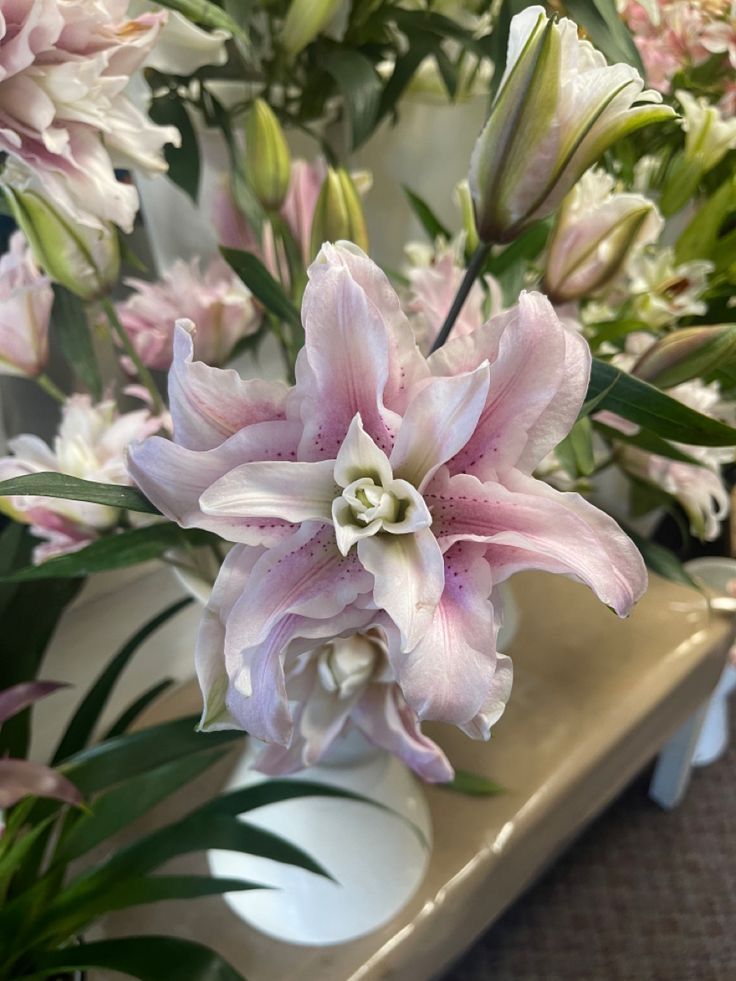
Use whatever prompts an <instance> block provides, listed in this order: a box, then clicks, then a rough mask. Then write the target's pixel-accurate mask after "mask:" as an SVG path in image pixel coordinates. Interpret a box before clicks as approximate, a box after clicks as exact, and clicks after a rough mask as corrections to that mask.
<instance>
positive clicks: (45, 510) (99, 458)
mask: <svg viewBox="0 0 736 981" xmlns="http://www.w3.org/2000/svg"><path fill="white" fill-rule="evenodd" d="M159 428H160V421H159V420H158V419H156V418H155V417H153V416H152V415H151V414H150V413H149V412H148V410H147V409H142V410H139V411H136V412H126V413H124V414H119V413H118V411H117V408H116V406H115V403H114V402H113V401H107V402H100V403H98V404H97V405H95V404H93V402H92V400H91V399H90V397H89V396H88V395H73V396H72V397H71V398H70V399H69V400H68V401H67V403H66V405H65V406H64V408H63V409H62V418H61V424H60V426H59V430H58V433H57V435H56V437H55V439H54V443H53V446H52V447H49V446H47V445H46V443H44V442H43V440H41V439H39V438H38V436H33V435H30V434H25V435H22V436H16V437H15V438H14V439H11V440H9V441H8V448H9V450H10V451H11V453H12V454H13V455H12V456H6V457H2V458H0V480H9V479H10V478H11V477H20V476H22V475H24V474H29V473H41V472H44V471H51V472H54V473H65V474H69V475H70V476H72V477H80V478H82V479H83V480H97V481H100V482H102V483H105V484H130V483H131V479H130V476H129V474H128V469H127V466H126V462H125V451H126V449H127V447H128V444H129V443H131V442H132V441H133V440H140V439H143V438H144V437H145V436H148V435H149V434H150V433H154V432H156V431H157V430H158V429H159ZM0 510H2V511H5V512H6V513H7V514H10V515H11V516H12V517H13V518H14V519H15V520H16V521H22V522H24V523H25V524H29V525H31V531H32V533H33V534H34V535H35V536H36V537H37V538H41V539H43V544H41V545H37V546H36V548H35V550H34V553H33V561H34V562H35V563H40V562H44V561H45V560H46V559H49V558H53V557H54V556H56V555H63V554H64V553H66V552H75V551H76V550H77V549H79V548H82V547H83V546H84V545H88V544H89V543H90V542H91V541H93V540H94V539H95V538H97V536H98V535H99V533H100V532H102V531H106V530H108V529H110V528H112V527H114V526H115V525H116V524H117V522H118V519H119V516H120V512H119V509H118V508H114V507H109V506H107V505H103V504H89V503H87V502H85V501H67V500H64V499H62V498H51V497H49V498H46V497H37V496H32V497H28V496H15V497H3V498H0Z"/></svg>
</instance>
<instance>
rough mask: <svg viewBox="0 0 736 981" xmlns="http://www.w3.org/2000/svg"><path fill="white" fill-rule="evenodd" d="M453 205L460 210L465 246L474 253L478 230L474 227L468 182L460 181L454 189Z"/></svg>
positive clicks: (476, 246)
mask: <svg viewBox="0 0 736 981" xmlns="http://www.w3.org/2000/svg"><path fill="white" fill-rule="evenodd" d="M455 204H457V206H458V208H459V209H460V215H461V217H462V222H463V228H464V230H465V246H466V248H467V250H468V251H469V252H474V251H475V250H476V249H477V248H478V229H477V228H476V227H475V213H474V211H473V198H472V197H471V194H470V185H469V184H468V182H467V181H466V180H465V181H460V183H459V184H458V185H457V186H456V187H455Z"/></svg>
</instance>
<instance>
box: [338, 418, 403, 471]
mask: <svg viewBox="0 0 736 981" xmlns="http://www.w3.org/2000/svg"><path fill="white" fill-rule="evenodd" d="M374 474H375V475H376V476H377V477H378V483H380V484H382V485H383V486H384V487H387V486H388V484H390V483H391V480H392V479H393V471H392V469H391V464H390V463H389V461H388V457H387V456H386V454H385V453H384V452H383V450H382V449H381V448H380V447H378V446H376V444H375V443H374V442H373V440H372V439H371V437H370V436H369V435H368V434H367V433H366V431H365V429H364V428H363V420H362V419H361V418H360V413H357V414H356V415H355V416H354V417H353V419H352V420H351V422H350V427H349V428H348V431H347V435H346V436H345V440H344V441H343V444H342V446H341V447H340V450H339V452H338V454H337V459H336V460H335V480H336V481H337V483H338V484H339V485H340V487H347V486H348V484H351V483H352V482H353V481H354V480H358V479H359V478H360V477H365V476H368V475H374Z"/></svg>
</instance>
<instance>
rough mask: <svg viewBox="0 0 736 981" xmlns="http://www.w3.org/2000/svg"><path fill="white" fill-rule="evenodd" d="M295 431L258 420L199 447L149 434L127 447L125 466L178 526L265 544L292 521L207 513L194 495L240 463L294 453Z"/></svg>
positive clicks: (288, 424) (284, 532)
mask: <svg viewBox="0 0 736 981" xmlns="http://www.w3.org/2000/svg"><path fill="white" fill-rule="evenodd" d="M299 432H300V427H299V426H298V424H296V423H292V422H288V421H286V420H282V421H279V422H259V423H255V424H254V425H252V426H248V427H246V428H245V429H241V430H240V431H239V432H237V433H236V434H235V435H234V436H231V437H230V439H228V440H225V442H224V443H222V444H221V445H220V446H217V447H215V448H214V449H211V450H203V451H201V452H198V451H196V450H189V449H185V448H184V447H183V446H177V444H176V443H172V442H171V441H170V440H168V439H164V438H163V437H160V436H153V437H151V438H150V439H148V440H146V441H145V442H144V443H139V444H137V445H134V446H132V447H131V448H130V450H129V452H128V468H129V470H130V473H131V476H132V477H133V479H134V480H135V482H136V483H137V484H138V486H139V487H140V488H141V490H142V491H143V493H144V494H145V495H146V496H147V497H148V498H149V500H151V501H152V502H153V503H154V504H155V505H156V507H157V508H158V509H159V510H160V511H162V512H163V514H165V515H166V517H167V518H169V519H171V520H172V521H176V522H178V523H179V524H180V525H181V526H182V528H204V529H205V530H206V531H213V532H215V533H216V534H218V535H221V536H222V537H223V538H224V539H225V540H226V541H230V542H242V543H243V544H247V545H260V544H270V543H273V542H276V541H280V540H281V539H282V538H284V536H286V535H288V534H289V533H290V531H291V530H292V526H291V525H290V524H289V523H288V522H284V521H281V520H280V519H277V518H269V519H265V518H252V519H250V518H238V517H231V516H227V515H226V516H221V517H218V516H213V515H207V514H205V513H204V511H202V509H201V507H200V505H199V499H200V497H201V495H202V494H203V493H204V492H205V491H206V490H207V488H208V487H210V486H211V485H212V484H214V483H215V481H217V480H219V479H220V477H222V476H223V475H224V474H226V473H228V472H229V471H230V470H232V469H233V468H235V467H237V466H239V465H240V464H242V463H245V462H250V461H253V460H268V459H272V460H273V459H291V458H293V457H294V455H295V453H296V443H297V441H298V438H299Z"/></svg>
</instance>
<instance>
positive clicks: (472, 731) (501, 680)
mask: <svg viewBox="0 0 736 981" xmlns="http://www.w3.org/2000/svg"><path fill="white" fill-rule="evenodd" d="M513 682H514V669H513V665H512V663H511V658H510V657H507V656H506V655H505V654H501V653H499V652H496V670H495V672H494V675H493V681H492V683H491V689H490V691H489V693H488V697H487V698H486V700H485V702H484V704H483V705H482V707H481V709H480V711H479V712H478V714H477V715H476V716H475V717H474V718H472V719H471V720H470V722H468V723H466V724H465V725H461V726H460V729H461V730H462V731H463V732H464V733H465V735H466V736H470V738H471V739H483V740H487V739H490V738H491V729H492V728H493V726H494V725H495V724H496V723H497V722H498V720H499V719H500V718H501V716H502V715H503V713H504V711H505V709H506V704H507V702H508V700H509V698H510V697H511V686H512V685H513Z"/></svg>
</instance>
